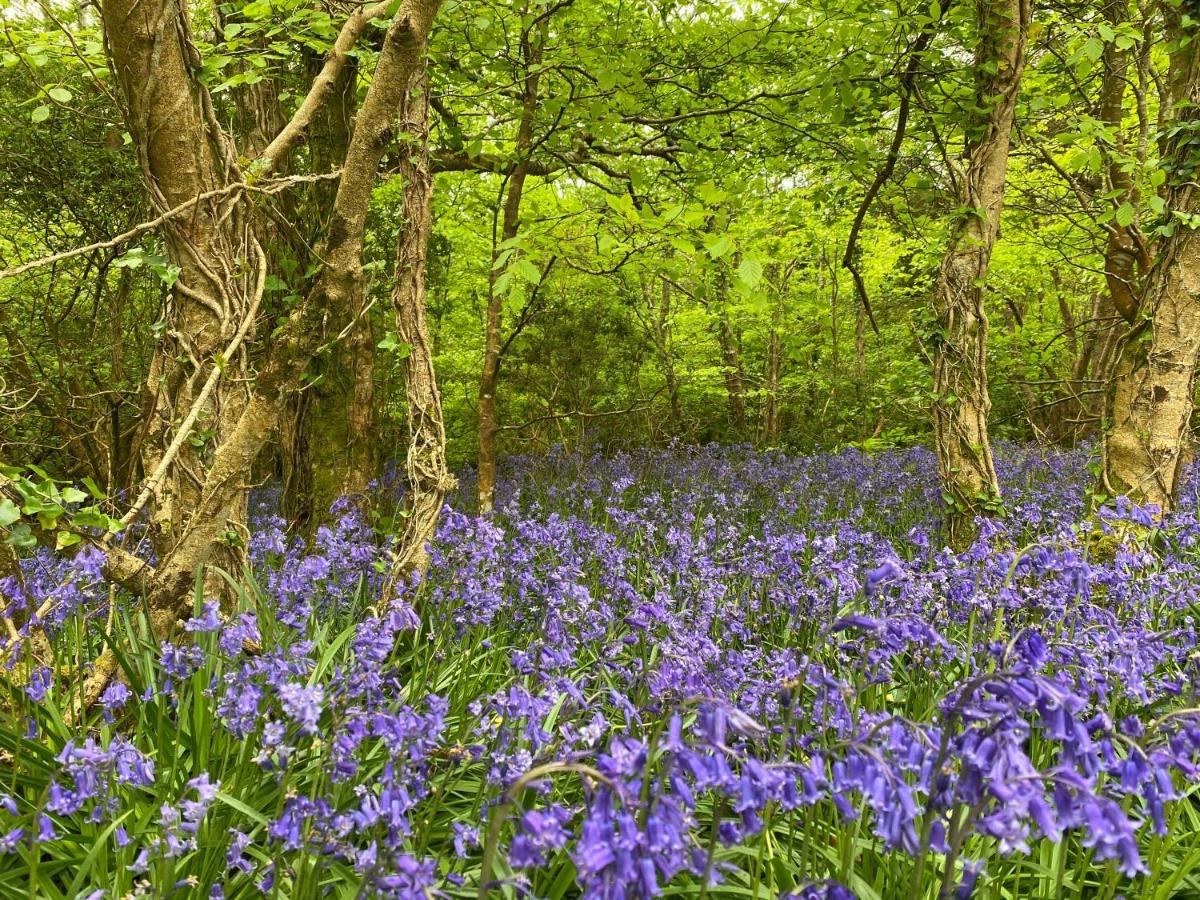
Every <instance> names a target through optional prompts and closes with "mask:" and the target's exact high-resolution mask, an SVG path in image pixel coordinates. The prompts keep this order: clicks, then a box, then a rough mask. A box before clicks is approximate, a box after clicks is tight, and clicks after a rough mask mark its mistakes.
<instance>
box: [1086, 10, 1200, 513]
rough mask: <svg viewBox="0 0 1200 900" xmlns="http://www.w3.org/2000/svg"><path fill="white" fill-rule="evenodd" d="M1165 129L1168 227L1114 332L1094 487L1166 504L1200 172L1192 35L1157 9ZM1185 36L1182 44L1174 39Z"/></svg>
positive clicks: (1189, 309)
mask: <svg viewBox="0 0 1200 900" xmlns="http://www.w3.org/2000/svg"><path fill="white" fill-rule="evenodd" d="M1164 11H1165V14H1166V16H1167V18H1168V23H1167V24H1168V33H1169V37H1170V40H1171V42H1172V44H1173V45H1174V46H1175V48H1176V49H1175V51H1174V52H1173V53H1172V55H1171V71H1170V82H1171V94H1172V96H1171V99H1172V107H1173V109H1174V110H1175V115H1176V121H1175V127H1174V128H1172V129H1171V131H1170V134H1169V136H1168V137H1167V138H1166V145H1165V147H1164V151H1165V152H1164V159H1165V160H1166V161H1167V163H1168V165H1169V174H1168V180H1167V185H1166V190H1165V197H1164V199H1165V200H1166V205H1167V209H1168V210H1170V211H1171V213H1172V216H1171V219H1170V223H1171V225H1172V226H1173V227H1174V231H1173V232H1172V233H1171V235H1170V236H1169V237H1167V238H1165V239H1163V240H1162V241H1161V242H1160V245H1159V248H1158V256H1157V257H1156V259H1155V260H1154V263H1153V265H1152V266H1151V268H1150V271H1149V272H1148V273H1147V275H1146V279H1145V287H1144V290H1143V291H1142V292H1141V301H1140V304H1139V308H1140V311H1141V315H1140V321H1139V323H1138V324H1137V325H1136V326H1135V327H1134V328H1133V329H1131V330H1130V332H1129V334H1128V335H1126V337H1125V338H1124V339H1123V341H1122V344H1121V347H1120V352H1119V356H1118V358H1117V363H1116V368H1115V371H1114V375H1113V383H1112V385H1111V387H1110V389H1109V394H1108V403H1107V407H1106V417H1105V418H1106V420H1107V421H1106V425H1107V431H1106V433H1105V438H1104V444H1103V460H1102V461H1103V468H1102V475H1101V485H1100V486H1101V488H1102V490H1103V491H1104V493H1106V494H1108V495H1109V496H1112V495H1117V494H1125V495H1127V496H1128V497H1129V498H1130V499H1132V500H1133V501H1134V502H1136V503H1139V504H1143V505H1154V506H1157V507H1158V508H1159V509H1160V510H1161V511H1162V512H1164V513H1165V512H1166V511H1168V510H1169V509H1170V508H1171V507H1172V505H1173V504H1174V502H1175V499H1176V496H1177V494H1178V490H1179V483H1180V476H1181V474H1182V469H1183V465H1184V462H1185V461H1186V458H1187V455H1188V454H1187V446H1188V441H1189V439H1190V434H1191V417H1192V410H1193V402H1194V392H1195V379H1196V364H1197V361H1198V360H1200V236H1198V235H1197V232H1196V230H1195V228H1194V227H1193V223H1194V219H1192V217H1194V216H1196V215H1197V214H1200V191H1198V190H1197V186H1196V179H1197V177H1198V175H1200V165H1198V163H1197V158H1196V152H1195V149H1194V143H1193V139H1192V137H1191V136H1192V135H1193V134H1195V129H1196V128H1197V127H1200V34H1197V30H1196V29H1195V28H1194V27H1189V28H1187V29H1185V28H1184V26H1183V24H1182V21H1181V19H1180V17H1179V14H1178V12H1177V11H1175V10H1174V9H1173V8H1172V7H1169V6H1164ZM1184 41H1186V42H1187V43H1186V45H1184Z"/></svg>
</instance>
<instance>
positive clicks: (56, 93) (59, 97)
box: [46, 87, 75, 103]
mask: <svg viewBox="0 0 1200 900" xmlns="http://www.w3.org/2000/svg"><path fill="white" fill-rule="evenodd" d="M46 93H48V94H49V95H50V99H51V100H56V101H58V102H59V103H70V102H71V100H72V99H73V98H74V96H75V95H74V94H72V93H71V92H70V91H68V90H67V89H66V88H65V87H53V88H50V90H48V91H47V92H46Z"/></svg>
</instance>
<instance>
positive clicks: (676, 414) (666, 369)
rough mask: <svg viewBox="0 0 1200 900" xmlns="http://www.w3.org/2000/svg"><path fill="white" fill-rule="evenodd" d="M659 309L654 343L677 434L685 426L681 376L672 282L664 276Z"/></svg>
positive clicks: (673, 431)
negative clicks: (674, 335) (674, 333)
mask: <svg viewBox="0 0 1200 900" xmlns="http://www.w3.org/2000/svg"><path fill="white" fill-rule="evenodd" d="M661 281H662V292H661V293H660V294H659V302H658V309H657V310H655V312H654V344H655V347H656V348H657V349H658V356H659V359H660V360H661V363H662V370H663V382H664V384H665V385H666V388H667V403H668V404H669V406H670V409H671V434H672V436H677V435H678V434H679V433H680V431H681V430H682V428H683V409H682V407H681V406H680V403H679V376H678V374H677V373H676V372H675V348H674V346H673V341H672V328H671V282H670V281H668V280H667V279H666V278H662V279H661Z"/></svg>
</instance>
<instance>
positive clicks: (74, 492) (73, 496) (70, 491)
mask: <svg viewBox="0 0 1200 900" xmlns="http://www.w3.org/2000/svg"><path fill="white" fill-rule="evenodd" d="M62 498H63V502H65V503H82V502H83V501H84V500H86V499H87V498H88V495H87V494H85V493H84V492H83V491H81V490H79V488H73V487H66V488H63V492H62Z"/></svg>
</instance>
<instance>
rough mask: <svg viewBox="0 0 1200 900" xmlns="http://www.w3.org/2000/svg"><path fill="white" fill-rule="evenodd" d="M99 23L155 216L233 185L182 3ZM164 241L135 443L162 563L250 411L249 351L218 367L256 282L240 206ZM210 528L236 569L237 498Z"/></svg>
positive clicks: (212, 211)
mask: <svg viewBox="0 0 1200 900" xmlns="http://www.w3.org/2000/svg"><path fill="white" fill-rule="evenodd" d="M101 14H102V16H103V20H104V31H105V36H106V38H107V40H108V48H109V53H110V56H111V58H112V64H113V71H114V73H115V74H116V76H117V80H118V82H119V83H120V85H121V91H122V95H123V98H124V101H125V105H126V118H127V122H128V126H129V130H130V133H131V134H132V135H133V138H134V145H135V147H136V148H137V152H138V160H139V163H140V165H141V169H142V175H143V180H144V182H145V185H146V188H147V191H148V192H149V195H150V200H151V203H152V205H153V206H154V208H155V209H156V210H157V211H159V212H165V211H166V210H168V209H171V208H172V207H175V206H177V205H178V204H180V203H183V202H186V201H189V200H191V199H192V198H195V197H197V196H199V195H200V194H203V193H205V192H207V191H212V190H214V189H218V188H222V187H226V186H228V185H230V184H232V183H235V182H237V181H240V180H241V177H242V176H241V172H240V171H239V168H238V164H237V154H236V152H235V151H234V149H233V147H232V143H231V142H230V141H229V140H228V138H227V136H226V135H225V133H224V132H223V130H222V129H221V128H220V126H219V125H218V124H217V121H216V117H215V115H214V113H213V110H212V104H211V100H210V98H209V96H208V93H207V91H206V90H205V89H204V88H203V86H201V85H200V84H199V83H198V82H197V81H196V79H195V77H194V75H193V73H194V72H195V71H196V69H197V68H198V64H199V57H198V53H197V51H196V48H195V45H194V44H193V43H192V40H191V33H190V23H189V19H188V16H187V14H186V13H185V11H184V9H183V8H182V6H181V5H180V3H179V0H148V2H143V0H104V2H103V3H102V5H101ZM163 234H164V236H165V238H166V243H167V248H168V254H169V256H170V259H171V262H172V263H173V264H174V265H175V266H176V267H177V268H178V270H179V274H178V277H177V278H176V280H175V282H174V285H173V286H172V289H171V292H170V294H169V296H168V298H167V304H166V309H165V311H164V315H163V319H164V332H163V338H162V340H161V342H160V345H159V347H158V349H157V350H156V352H155V355H154V357H153V359H152V361H151V365H150V378H149V381H148V384H147V396H146V399H145V401H144V403H143V411H144V414H145V415H144V417H143V429H144V433H143V434H142V435H141V437H140V442H139V445H140V451H141V458H142V460H141V461H142V468H143V470H144V471H145V472H146V473H147V475H148V476H150V477H151V486H152V488H153V494H152V502H151V504H150V507H149V515H150V523H149V524H150V530H149V537H150V540H151V543H152V545H153V547H154V550H155V552H156V554H157V555H158V556H159V558H164V557H166V556H168V555H169V554H170V553H171V552H172V551H173V550H174V548H175V547H176V545H177V542H178V540H179V537H180V535H182V534H184V533H185V532H186V531H187V529H188V527H189V524H190V522H191V518H192V515H193V514H194V511H195V509H196V506H197V504H198V502H199V500H200V496H201V494H202V492H203V487H204V482H205V478H206V470H207V468H208V466H209V465H211V462H212V458H213V451H214V448H216V447H219V446H220V445H221V443H222V442H223V441H224V440H225V439H226V438H227V437H228V436H229V434H230V432H231V430H232V428H233V426H234V423H235V422H236V421H237V417H238V416H239V415H240V413H241V411H242V409H243V408H244V407H245V403H246V389H245V383H246V382H245V376H246V372H247V362H246V355H245V349H244V342H241V346H240V347H239V348H238V350H237V352H236V353H235V355H234V357H233V358H232V359H225V358H223V355H222V351H223V350H224V348H225V347H226V346H227V345H229V344H230V343H231V342H232V341H233V338H234V336H235V335H236V334H237V332H238V330H239V329H240V328H242V326H243V324H244V320H245V319H246V318H247V317H252V316H253V315H254V309H255V307H256V304H257V297H256V296H255V289H256V288H255V285H256V284H257V283H258V281H259V274H260V273H259V272H258V271H257V269H258V265H259V262H258V261H259V255H258V254H256V252H255V250H254V249H253V243H254V238H253V235H252V233H251V231H250V229H249V221H248V217H247V215H246V214H245V210H244V209H243V208H242V207H241V204H240V198H236V197H228V198H218V199H213V200H210V201H207V202H201V203H197V204H196V207H195V210H194V212H193V213H192V214H190V215H188V216H186V217H178V218H175V219H171V220H168V221H167V222H166V223H165V224H164V226H163ZM252 328H253V325H252V324H251V325H250V328H249V330H250V331H252ZM215 367H219V368H220V370H221V372H220V374H219V375H218V377H217V381H216V384H215V387H214V389H212V390H211V391H209V392H208V393H207V396H206V397H205V394H204V392H203V391H202V386H203V385H204V384H205V382H206V381H207V380H208V379H209V377H210V375H211V373H212V372H213V371H214V368H215ZM194 406H198V407H199V409H198V413H199V414H198V416H196V417H195V418H194V420H193V421H194V426H193V430H192V433H191V434H189V435H187V440H185V441H184V442H183V443H182V445H181V446H179V447H178V450H177V452H175V454H174V457H173V458H172V457H171V455H170V453H171V450H170V448H171V447H172V446H173V445H175V444H176V443H177V441H176V437H177V430H178V429H179V428H180V427H181V421H182V420H185V419H187V418H188V416H189V413H190V412H191V410H192V409H193V407H194ZM160 469H162V470H163V471H161V473H159V472H158V470H160ZM152 473H158V474H157V477H155V476H154V475H153V474H152ZM211 524H213V525H214V527H215V528H216V529H217V530H218V534H219V535H221V536H223V538H224V539H223V541H222V546H221V547H220V549H219V550H217V551H216V553H215V559H216V562H217V563H218V564H219V565H221V566H223V567H224V568H226V569H228V570H230V571H231V573H238V572H240V569H241V567H242V552H241V551H242V550H243V549H244V545H245V540H244V538H245V503H244V498H242V499H241V501H240V502H233V503H230V504H228V506H227V508H226V509H224V510H223V511H222V518H221V520H220V521H219V522H217V523H211ZM219 584H220V581H219V579H218V580H217V581H214V586H219Z"/></svg>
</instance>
